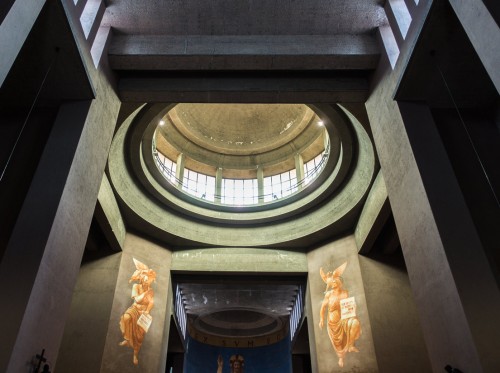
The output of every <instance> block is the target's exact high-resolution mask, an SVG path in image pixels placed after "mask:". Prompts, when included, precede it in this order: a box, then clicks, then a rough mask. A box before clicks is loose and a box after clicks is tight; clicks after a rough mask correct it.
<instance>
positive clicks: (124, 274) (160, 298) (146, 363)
mask: <svg viewBox="0 0 500 373" xmlns="http://www.w3.org/2000/svg"><path fill="white" fill-rule="evenodd" d="M133 258H135V259H137V260H139V261H140V262H142V263H143V264H145V265H147V266H148V268H150V269H153V270H154V271H155V272H156V280H155V282H153V284H152V288H153V291H154V306H153V308H152V309H151V311H150V315H151V316H152V318H153V321H152V323H151V327H150V329H149V331H148V332H147V333H146V335H145V337H144V340H143V343H142V347H141V349H140V352H139V356H138V358H139V365H138V366H135V365H134V364H133V362H132V356H133V350H132V349H131V348H130V347H127V346H119V345H118V344H119V343H120V342H121V341H122V340H123V337H122V334H121V331H120V327H119V320H120V317H121V316H122V315H123V313H124V312H125V311H126V310H127V309H128V307H130V306H131V305H132V302H133V300H132V298H131V292H132V285H133V282H132V283H131V282H130V281H129V280H130V278H131V276H132V275H133V274H134V272H135V271H136V269H137V268H136V266H135V264H134V261H133ZM170 265H171V252H170V250H168V248H165V247H163V246H160V245H157V244H155V243H152V242H151V241H149V240H147V239H144V238H142V237H139V236H135V235H133V234H127V236H126V238H125V244H124V247H123V252H122V254H121V261H120V269H119V272H118V278H117V282H116V288H115V292H114V298H113V305H112V307H111V316H110V318H109V321H108V325H107V336H106V343H105V346H104V352H103V359H102V365H101V367H100V370H99V371H100V372H103V373H107V372H124V373H126V372H137V370H140V371H141V372H163V371H162V370H161V369H162V368H163V369H165V363H166V360H167V346H166V341H168V331H169V330H168V328H169V325H170V315H171V303H167V300H169V299H170V300H171V299H172V298H171V295H170V294H169V291H171V283H170Z"/></svg>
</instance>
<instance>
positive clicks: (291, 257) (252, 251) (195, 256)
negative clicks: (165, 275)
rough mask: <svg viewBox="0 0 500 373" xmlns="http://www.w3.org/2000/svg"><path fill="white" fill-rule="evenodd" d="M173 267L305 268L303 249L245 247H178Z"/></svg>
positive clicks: (294, 270) (296, 270) (214, 269)
mask: <svg viewBox="0 0 500 373" xmlns="http://www.w3.org/2000/svg"><path fill="white" fill-rule="evenodd" d="M172 270H175V271H203V272H225V271H229V272H291V273H304V272H307V259H306V255H305V254H304V253H298V252H293V251H287V250H274V249H256V248H244V247H241V248H240V247H231V248H214V249H192V250H179V251H175V252H174V253H173V254H172Z"/></svg>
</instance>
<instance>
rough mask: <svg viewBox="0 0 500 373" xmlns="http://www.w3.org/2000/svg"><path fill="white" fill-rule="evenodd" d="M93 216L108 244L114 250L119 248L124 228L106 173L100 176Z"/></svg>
mask: <svg viewBox="0 0 500 373" xmlns="http://www.w3.org/2000/svg"><path fill="white" fill-rule="evenodd" d="M95 217H96V219H97V221H98V222H99V225H100V226H101V229H102V230H103V232H104V234H105V236H106V238H107V240H108V242H109V244H110V246H111V247H112V248H113V249H114V250H117V251H118V250H121V249H122V248H123V241H124V240H125V233H126V228H125V223H124V221H123V218H122V216H121V213H120V209H119V208H118V203H117V202H116V198H115V195H114V193H113V189H112V188H111V184H110V183H109V180H108V177H107V176H106V174H104V175H103V177H102V182H101V187H100V188H99V194H98V195H97V205H96V211H95Z"/></svg>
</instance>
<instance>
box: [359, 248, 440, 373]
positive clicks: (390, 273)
mask: <svg viewBox="0 0 500 373" xmlns="http://www.w3.org/2000/svg"><path fill="white" fill-rule="evenodd" d="M359 264H360V268H361V273H362V277H363V284H364V288H365V296H366V302H367V307H368V312H369V315H370V322H371V327H372V333H373V342H374V343H375V353H376V355H377V362H378V368H379V371H380V372H415V373H420V372H430V371H431V367H430V363H429V359H428V357H427V350H426V348H425V343H424V339H423V336H422V331H421V329H420V323H419V320H418V314H417V309H416V307H415V301H414V300H413V293H412V291H411V287H410V282H409V280H408V275H407V273H406V268H405V266H404V261H403V258H402V256H401V255H400V254H399V255H398V254H392V255H390V256H389V255H384V256H381V257H380V258H376V259H374V258H367V257H364V256H360V257H359Z"/></svg>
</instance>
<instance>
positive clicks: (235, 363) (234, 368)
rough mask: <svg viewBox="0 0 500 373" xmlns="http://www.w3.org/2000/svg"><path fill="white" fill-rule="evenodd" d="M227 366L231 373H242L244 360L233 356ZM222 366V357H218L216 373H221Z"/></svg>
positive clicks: (239, 356) (238, 356)
mask: <svg viewBox="0 0 500 373" xmlns="http://www.w3.org/2000/svg"><path fill="white" fill-rule="evenodd" d="M229 365H230V367H231V373H244V371H243V367H244V365H245V359H244V358H243V356H241V355H233V356H231V357H230V358H229ZM223 366H224V360H223V359H222V356H221V355H219V357H218V358H217V373H222V368H223Z"/></svg>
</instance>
